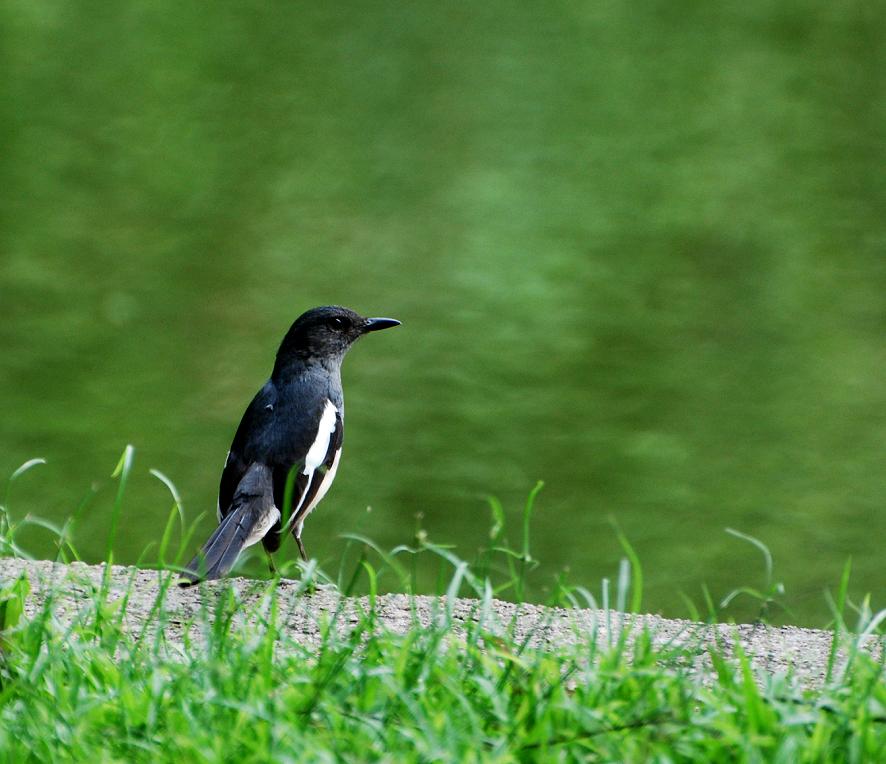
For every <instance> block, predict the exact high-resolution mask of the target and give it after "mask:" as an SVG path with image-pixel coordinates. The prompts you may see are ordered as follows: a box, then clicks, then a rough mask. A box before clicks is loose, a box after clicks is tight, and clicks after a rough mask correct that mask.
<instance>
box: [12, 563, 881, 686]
mask: <svg viewBox="0 0 886 764" xmlns="http://www.w3.org/2000/svg"><path fill="white" fill-rule="evenodd" d="M104 570H105V566H104V565H85V564H83V563H72V564H70V565H64V564H61V563H53V562H44V561H29V560H20V559H14V558H0V587H3V586H6V585H8V584H10V583H11V582H12V581H13V580H15V579H16V578H18V576H19V575H21V574H22V573H25V574H26V575H27V576H28V578H29V580H30V582H31V594H30V596H29V597H28V601H27V602H26V605H25V615H26V617H28V616H33V615H34V614H35V613H36V612H37V611H38V610H39V608H40V606H41V604H42V603H43V601H44V600H45V597H46V596H47V593H48V592H49V591H54V592H55V593H56V595H55V597H56V602H57V608H58V609H57V612H58V614H59V617H60V618H61V619H62V620H63V621H64V620H66V619H72V618H74V617H75V616H76V614H77V613H78V612H79V611H80V610H81V609H82V607H83V605H84V604H86V602H87V601H89V600H90V597H91V594H90V593H91V591H94V590H95V589H96V588H97V587H98V586H99V585H100V584H101V580H102V576H103V574H104ZM169 576H170V574H169V573H163V572H160V571H156V570H140V569H136V568H127V567H121V566H113V567H112V569H111V578H110V594H109V600H111V601H113V600H119V599H121V598H122V597H123V596H124V595H125V594H126V593H127V592H129V602H128V605H127V608H126V614H125V620H124V623H125V626H126V628H127V629H130V630H133V631H135V630H139V629H140V626H141V625H142V624H144V623H146V622H148V621H149V620H151V611H152V608H153V606H154V603H155V602H156V599H157V595H158V593H159V591H160V588H161V586H163V585H164V582H165V584H166V585H167V587H168V588H167V595H166V599H165V615H166V618H167V619H168V620H167V621H166V623H167V624H168V625H167V627H166V635H167V637H168V638H169V641H170V643H172V644H176V641H177V640H180V639H181V638H182V637H183V634H182V633H181V630H182V629H185V628H191V629H195V627H193V625H192V626H191V627H189V626H188V625H189V624H193V623H195V622H196V620H197V619H196V618H195V617H196V616H199V614H200V613H201V612H203V611H204V610H205V608H206V606H207V605H210V606H211V605H212V604H213V603H214V602H215V600H216V598H217V596H218V594H219V592H221V591H225V590H226V589H227V587H228V585H231V586H232V587H233V588H234V590H235V592H236V593H237V596H238V597H239V598H240V599H241V601H242V602H243V605H244V608H243V610H244V612H248V611H249V608H250V606H251V605H255V604H257V603H260V601H261V600H262V597H263V596H264V595H265V594H266V592H267V591H268V589H269V586H268V582H264V581H254V580H249V579H244V578H233V579H228V580H227V581H213V582H208V583H204V584H201V585H200V586H196V587H191V588H188V589H181V588H179V587H178V586H175V585H174V584H173V585H169V584H170V581H169ZM277 593H278V595H279V599H278V603H279V605H280V607H279V612H280V613H281V614H282V615H283V617H284V620H283V621H282V622H283V623H284V624H285V626H284V628H285V629H286V630H287V631H288V632H289V634H290V635H291V636H292V638H293V639H295V640H296V641H298V642H299V643H301V644H303V645H306V646H310V645H311V644H313V643H316V642H317V640H318V639H319V633H320V631H319V630H320V628H321V623H322V621H323V618H322V614H327V615H330V616H331V615H332V614H333V613H334V612H335V611H336V608H340V609H341V612H340V616H339V621H338V628H339V631H344V632H346V631H348V629H349V626H352V625H353V624H354V623H356V622H357V620H358V618H359V613H360V612H362V611H363V610H364V609H365V608H366V607H367V604H368V603H367V601H366V598H348V599H344V600H343V599H342V598H341V597H340V595H339V594H338V592H337V591H335V590H331V589H321V590H318V591H316V592H314V593H313V594H305V593H304V592H303V591H302V587H301V585H300V583H299V582H298V581H294V580H289V579H283V580H281V581H280V583H279V585H278V586H277ZM447 607H449V608H451V616H452V620H453V624H455V625H456V626H455V627H454V631H455V632H457V631H458V628H457V624H459V623H463V622H466V621H470V620H477V619H483V621H484V625H485V626H486V627H487V629H489V630H490V631H493V632H495V631H503V630H504V629H506V628H509V627H511V626H513V629H514V634H515V636H516V639H517V640H522V639H524V638H527V637H528V639H529V642H530V644H535V645H540V646H545V647H548V648H550V649H556V647H558V646H566V645H569V644H574V643H576V642H578V641H579V640H587V638H588V636H589V635H591V634H594V633H596V637H597V639H598V640H599V643H600V644H607V643H611V641H614V640H616V639H617V638H618V635H619V634H621V633H622V631H623V630H625V629H627V630H629V631H628V637H629V641H630V635H631V634H634V633H636V631H637V630H639V629H642V628H647V629H648V630H649V631H650V633H651V634H652V635H653V640H654V642H655V643H656V644H659V645H665V644H677V645H685V646H686V647H690V648H692V649H693V651H694V653H695V654H696V655H697V659H696V660H695V661H694V666H693V667H692V669H691V670H695V671H700V672H702V673H703V674H707V673H709V672H710V670H711V669H710V663H709V660H708V659H707V657H706V655H705V652H706V651H705V649H704V648H705V645H714V644H719V645H720V646H721V649H723V650H725V652H726V653H727V655H729V656H732V655H734V653H735V646H736V645H740V646H741V648H742V650H743V651H744V652H745V653H746V654H747V655H748V656H749V657H750V659H751V662H752V665H753V666H754V668H755V669H756V670H757V671H758V676H760V678H761V680H763V679H764V677H765V675H783V674H788V673H791V674H792V675H793V676H794V677H796V679H797V681H798V682H799V684H800V685H802V686H805V687H808V688H813V687H817V686H820V685H822V684H823V683H824V681H825V674H826V668H827V663H828V656H829V653H830V649H831V643H832V640H833V635H832V633H831V632H827V631H818V630H814V629H801V628H797V627H792V626H782V627H772V626H764V625H759V624H758V625H750V624H738V625H736V624H715V625H709V624H703V623H695V622H692V621H684V620H673V619H667V618H661V617H659V616H655V615H637V616H631V615H627V614H624V613H619V612H616V611H604V610H596V611H595V610H582V609H574V610H565V609H561V608H547V607H540V606H536V605H514V604H513V603H510V602H503V601H500V600H493V601H491V602H490V603H489V606H488V607H486V608H484V607H482V606H481V603H480V602H478V601H477V600H471V599H457V600H455V601H454V602H447V601H446V598H443V597H426V596H421V597H415V598H410V597H408V596H406V595H402V594H388V595H383V596H380V597H378V600H377V613H378V620H379V624H380V625H381V626H383V627H385V628H387V629H390V630H391V631H393V632H397V633H403V632H405V631H407V630H408V629H409V628H410V627H411V626H412V625H413V624H414V623H415V620H416V619H417V620H418V621H419V622H420V623H421V624H422V625H424V626H427V625H428V624H430V623H432V622H433V621H434V620H435V619H437V618H440V617H444V615H445V612H446V609H447ZM176 630H178V633H176ZM189 637H190V638H191V639H194V638H196V639H198V640H199V634H197V633H195V631H189ZM883 641H884V640H883V638H882V637H878V636H876V635H874V636H872V637H869V638H868V639H866V640H865V641H864V644H863V645H862V647H863V649H865V650H866V651H868V652H870V653H871V654H872V655H875V656H880V655H881V654H882V650H883ZM848 644H849V642H848V641H846V642H845V643H844V644H841V646H840V648H841V649H840V651H839V652H838V654H839V656H840V659H839V660H840V663H842V661H843V660H844V659H845V647H846V646H848Z"/></svg>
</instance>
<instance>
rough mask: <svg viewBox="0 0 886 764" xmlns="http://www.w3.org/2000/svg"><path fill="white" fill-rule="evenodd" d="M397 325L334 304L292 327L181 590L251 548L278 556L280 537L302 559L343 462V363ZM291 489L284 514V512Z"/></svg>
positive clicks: (228, 465)
mask: <svg viewBox="0 0 886 764" xmlns="http://www.w3.org/2000/svg"><path fill="white" fill-rule="evenodd" d="M399 323H400V322H399V321H397V320H396V319H394V318H364V317H363V316H360V315H358V314H357V313H354V311H352V310H348V309H347V308H341V307H338V306H334V305H333V306H327V307H322V308H313V309H312V310H309V311H308V312H307V313H304V314H302V315H301V316H299V317H298V319H296V321H295V323H294V324H293V325H292V327H291V328H290V329H289V331H288V332H287V333H286V336H285V337H284V338H283V342H282V343H281V344H280V349H279V350H278V351H277V360H276V362H275V363H274V370H273V372H272V373H271V378H270V379H269V380H268V381H267V382H266V383H265V384H264V387H262V389H261V390H259V391H258V393H257V395H256V396H255V398H253V399H252V403H250V404H249V407H248V408H247V409H246V413H245V414H244V415H243V419H242V420H241V421H240V426H239V427H238V428H237V433H236V435H234V442H233V443H232V444H231V450H230V452H229V453H228V458H227V461H226V462H225V468H224V471H223V472H222V476H221V483H220V485H219V489H218V519H219V526H218V528H216V530H215V532H214V533H213V534H212V535H211V536H210V537H209V540H208V541H207V542H206V543H205V544H204V545H203V548H202V549H201V550H200V552H199V553H198V554H197V556H196V557H195V558H194V559H193V560H191V562H190V563H188V566H187V568H186V569H185V573H184V576H185V578H184V580H183V581H181V585H182V586H188V585H190V584H194V583H197V582H198V581H201V580H203V579H211V578H220V577H221V576H224V575H225V574H226V573H227V572H228V571H229V570H230V569H231V568H232V567H233V566H234V563H235V562H236V560H237V557H238V555H239V554H240V552H241V551H242V550H243V549H244V548H246V547H248V546H250V545H252V544H255V543H256V542H257V541H261V542H262V544H263V545H264V548H265V549H266V550H267V552H268V554H269V555H270V554H271V553H272V552H276V551H277V549H279V548H280V540H281V537H282V535H283V534H284V533H285V532H286V530H287V529H289V530H291V531H292V535H293V536H294V537H295V541H296V543H297V544H298V550H299V552H300V554H301V557H302V559H303V560H304V559H307V555H306V554H305V547H304V545H303V544H302V540H301V534H302V528H303V527H304V522H305V519H306V518H307V516H308V515H309V514H310V512H311V510H312V509H314V507H316V506H317V503H318V502H319V501H320V500H321V499H322V498H323V497H324V496H325V495H326V492H327V491H328V490H329V486H330V485H332V481H333V479H334V478H335V472H336V470H337V469H338V462H339V459H340V458H341V447H342V436H343V432H344V428H343V421H344V396H343V393H342V387H341V363H342V360H343V359H344V356H345V353H347V352H348V349H349V348H350V347H351V345H352V344H353V343H354V342H355V341H356V340H358V339H359V338H360V337H362V336H363V335H364V334H367V333H368V332H374V331H377V330H379V329H387V328H388V327H391V326H397V325H398V324H399ZM290 474H292V478H289V475H290ZM288 480H291V483H292V489H291V495H292V499H291V506H290V507H284V496H285V494H286V486H287V481H288ZM282 513H287V515H288V516H287V517H284V516H283V514H282ZM284 524H285V527H284ZM271 566H272V569H273V562H272V563H271Z"/></svg>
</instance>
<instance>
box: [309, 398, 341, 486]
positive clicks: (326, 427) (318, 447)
mask: <svg viewBox="0 0 886 764" xmlns="http://www.w3.org/2000/svg"><path fill="white" fill-rule="evenodd" d="M337 413H338V410H337V409H336V408H335V404H334V403H333V402H332V401H330V400H328V399H327V401H326V406H325V407H324V409H323V415H322V416H321V417H320V425H319V427H317V437H316V439H315V440H314V443H313V444H312V445H311V448H310V449H309V450H308V453H307V456H305V468H304V470H303V474H305V475H310V474H311V473H312V472H313V471H314V470H315V469H317V467H319V466H320V465H321V464H323V460H324V459H325V458H326V453H327V452H328V451H329V439H330V438H331V437H332V433H334V432H335V415H336V414H337Z"/></svg>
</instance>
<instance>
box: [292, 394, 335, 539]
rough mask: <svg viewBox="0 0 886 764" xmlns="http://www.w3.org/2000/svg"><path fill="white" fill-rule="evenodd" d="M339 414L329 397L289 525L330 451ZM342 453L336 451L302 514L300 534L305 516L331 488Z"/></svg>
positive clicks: (310, 450) (306, 459) (307, 459)
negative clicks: (299, 498) (304, 483)
mask: <svg viewBox="0 0 886 764" xmlns="http://www.w3.org/2000/svg"><path fill="white" fill-rule="evenodd" d="M337 414H338V409H337V408H336V407H335V404H334V403H333V402H332V401H330V400H329V399H327V400H326V406H324V408H323V414H322V415H321V416H320V424H319V426H318V427H317V437H316V438H315V439H314V442H313V443H312V444H311V447H310V448H309V449H308V453H307V455H306V456H305V468H304V469H303V470H302V474H303V475H307V476H308V482H307V484H306V485H305V491H304V493H303V494H302V496H301V500H300V501H299V502H298V506H297V507H296V508H295V509H293V510H292V514H290V516H289V522H288V523H287V525H291V524H292V522H293V521H294V520H295V518H296V517H298V514H299V512H301V509H302V504H303V503H304V501H305V497H306V496H307V494H308V491H309V489H310V487H311V480H312V479H313V476H314V472H315V471H316V470H317V468H318V467H320V466H321V465H322V464H323V461H324V460H325V459H326V454H327V453H328V452H329V441H330V440H331V439H332V433H334V432H335V418H336V415H337ZM340 455H341V449H338V451H336V453H335V461H334V462H333V463H332V467H330V469H329V471H328V472H327V473H326V474H325V475H324V476H323V481H322V482H321V483H320V486H319V488H318V489H317V493H316V495H315V496H314V498H313V499H312V500H311V503H310V505H309V506H308V508H307V509H306V510H305V511H304V513H303V514H302V517H301V520H300V522H299V535H301V532H300V531H301V526H302V524H304V519H305V517H307V516H308V513H309V512H310V511H311V510H312V509H313V508H314V507H315V506H316V505H317V502H318V501H320V499H322V498H323V496H324V495H325V494H326V492H327V491H328V490H329V486H330V485H332V479H333V478H334V477H335V471H336V469H338V457H339V456H340Z"/></svg>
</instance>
